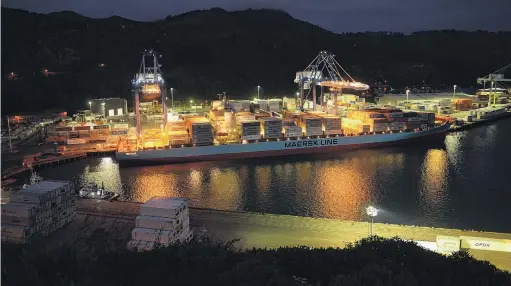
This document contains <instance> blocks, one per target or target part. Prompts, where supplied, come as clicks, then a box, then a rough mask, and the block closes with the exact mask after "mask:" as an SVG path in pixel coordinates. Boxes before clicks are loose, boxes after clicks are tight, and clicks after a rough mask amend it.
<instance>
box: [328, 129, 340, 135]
mask: <svg viewBox="0 0 511 286" xmlns="http://www.w3.org/2000/svg"><path fill="white" fill-rule="evenodd" d="M340 134H342V129H340V128H339V129H326V130H325V135H340Z"/></svg>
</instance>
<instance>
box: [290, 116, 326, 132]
mask: <svg viewBox="0 0 511 286" xmlns="http://www.w3.org/2000/svg"><path fill="white" fill-rule="evenodd" d="M296 125H298V126H300V127H301V128H302V133H303V134H304V136H319V135H322V134H323V130H322V127H323V126H322V121H321V118H318V117H312V116H302V117H300V118H298V119H297V121H296Z"/></svg>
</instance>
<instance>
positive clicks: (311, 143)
mask: <svg viewBox="0 0 511 286" xmlns="http://www.w3.org/2000/svg"><path fill="white" fill-rule="evenodd" d="M338 140H339V139H337V138H335V139H315V140H300V141H291V142H286V143H285V145H284V146H285V148H295V147H315V146H328V145H337V144H338Z"/></svg>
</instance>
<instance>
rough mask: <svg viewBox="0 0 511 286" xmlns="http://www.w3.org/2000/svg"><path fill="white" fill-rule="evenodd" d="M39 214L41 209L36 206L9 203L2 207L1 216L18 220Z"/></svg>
mask: <svg viewBox="0 0 511 286" xmlns="http://www.w3.org/2000/svg"><path fill="white" fill-rule="evenodd" d="M38 213H41V208H40V207H39V206H38V205H36V204H28V203H17V202H9V203H7V204H4V205H2V215H5V216H10V217H19V218H30V217H33V216H35V215H36V214H38Z"/></svg>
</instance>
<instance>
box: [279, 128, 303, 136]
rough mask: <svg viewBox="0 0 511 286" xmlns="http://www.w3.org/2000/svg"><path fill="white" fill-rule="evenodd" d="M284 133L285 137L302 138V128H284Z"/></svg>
mask: <svg viewBox="0 0 511 286" xmlns="http://www.w3.org/2000/svg"><path fill="white" fill-rule="evenodd" d="M282 133H283V134H284V137H289V138H292V137H301V136H302V128H301V127H300V126H289V125H285V126H282Z"/></svg>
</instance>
